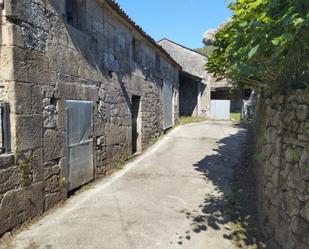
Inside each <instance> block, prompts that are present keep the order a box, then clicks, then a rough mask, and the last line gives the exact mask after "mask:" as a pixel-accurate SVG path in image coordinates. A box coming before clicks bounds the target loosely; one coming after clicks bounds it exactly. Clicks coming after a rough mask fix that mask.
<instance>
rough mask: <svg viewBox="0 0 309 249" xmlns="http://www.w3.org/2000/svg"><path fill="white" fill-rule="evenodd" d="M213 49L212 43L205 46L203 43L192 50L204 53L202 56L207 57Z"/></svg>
mask: <svg viewBox="0 0 309 249" xmlns="http://www.w3.org/2000/svg"><path fill="white" fill-rule="evenodd" d="M214 49H215V47H214V46H212V45H207V46H206V45H205V46H204V47H203V48H196V49H194V50H195V51H196V52H198V53H200V54H202V55H204V56H207V57H209V56H210V55H211V54H212V52H213V51H214Z"/></svg>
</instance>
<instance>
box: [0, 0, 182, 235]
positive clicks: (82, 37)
mask: <svg viewBox="0 0 309 249" xmlns="http://www.w3.org/2000/svg"><path fill="white" fill-rule="evenodd" d="M0 8H1V10H0V13H1V23H0V35H1V36H0V56H1V57H0V102H1V122H0V123H1V126H0V128H1V132H0V134H1V136H0V143H1V146H0V147H1V152H0V154H1V155H0V235H1V234H3V233H5V232H7V231H10V230H11V229H14V228H15V227H17V226H19V225H20V224H22V223H23V222H25V221H27V220H29V219H31V218H33V217H35V216H37V215H39V214H41V213H43V212H44V211H46V210H48V209H50V208H52V207H53V206H54V205H55V204H57V203H58V202H59V201H61V200H63V199H65V198H66V197H67V194H68V191H71V190H73V189H76V188H78V187H79V186H81V185H83V184H85V183H88V182H89V181H92V180H93V179H96V178H97V177H99V176H104V175H105V174H106V173H107V172H108V171H110V170H112V169H113V168H115V167H117V165H119V164H120V163H123V162H124V161H125V160H126V159H128V158H130V157H131V156H132V154H135V153H138V152H141V151H142V150H143V149H145V148H146V147H147V145H148V144H149V142H150V141H151V139H152V138H154V137H156V136H158V135H160V134H161V133H162V132H163V130H164V129H167V128H169V127H171V126H173V124H174V123H175V121H177V118H178V108H179V107H178V89H179V83H178V82H179V79H178V77H179V76H178V73H179V70H180V69H181V66H180V65H178V64H177V63H176V62H175V61H174V60H173V58H172V57H171V56H169V54H168V53H167V52H166V51H165V50H164V49H162V48H161V47H160V46H158V45H157V44H156V42H155V41H154V40H153V39H152V38H151V37H150V36H148V35H147V34H146V33H145V32H144V31H143V30H142V29H141V28H140V27H139V26H138V25H136V24H135V23H134V22H133V21H132V20H131V19H130V18H129V17H128V16H127V15H126V14H125V13H124V12H123V10H122V9H121V8H120V7H119V5H118V4H116V3H115V2H114V1H112V0H18V1H16V0H4V1H3V0H2V1H1V0H0Z"/></svg>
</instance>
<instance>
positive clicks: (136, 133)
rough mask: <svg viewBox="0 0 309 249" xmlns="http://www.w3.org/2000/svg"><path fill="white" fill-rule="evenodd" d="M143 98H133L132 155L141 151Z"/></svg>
mask: <svg viewBox="0 0 309 249" xmlns="http://www.w3.org/2000/svg"><path fill="white" fill-rule="evenodd" d="M140 105H141V97H140V96H137V95H133V96H132V154H135V153H138V152H140V151H141V128H142V127H141V115H140Z"/></svg>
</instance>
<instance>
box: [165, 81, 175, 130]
mask: <svg viewBox="0 0 309 249" xmlns="http://www.w3.org/2000/svg"><path fill="white" fill-rule="evenodd" d="M173 125H174V118H173V85H172V84H169V83H167V82H164V84H163V128H164V129H168V128H170V127H172V126H173Z"/></svg>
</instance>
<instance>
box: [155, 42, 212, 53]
mask: <svg viewBox="0 0 309 249" xmlns="http://www.w3.org/2000/svg"><path fill="white" fill-rule="evenodd" d="M161 41H168V42H171V43H173V44H175V45H177V46H179V47H182V48H184V49H186V50H189V51H191V52H193V53H196V54H198V55H201V56H203V57H205V58H206V57H207V56H205V55H203V54H201V53H199V52H197V51H195V50H194V49H192V48H188V47H186V46H184V45H181V44H179V43H177V42H175V41H172V40H170V39H168V38H162V39H160V40H159V41H157V43H158V44H160V42H161Z"/></svg>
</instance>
